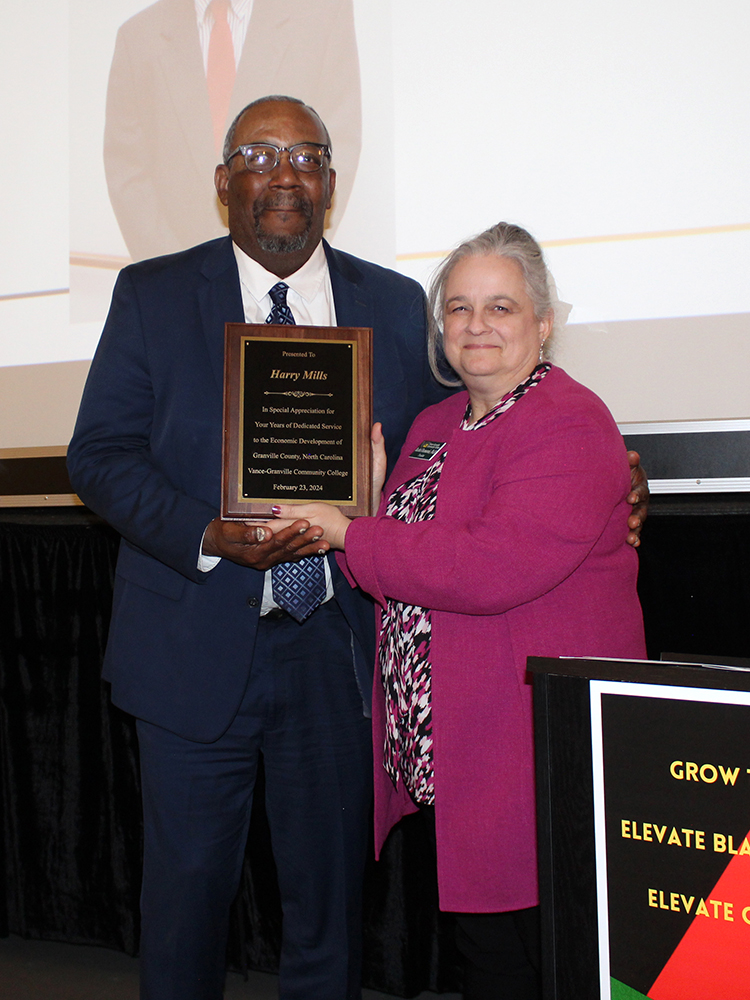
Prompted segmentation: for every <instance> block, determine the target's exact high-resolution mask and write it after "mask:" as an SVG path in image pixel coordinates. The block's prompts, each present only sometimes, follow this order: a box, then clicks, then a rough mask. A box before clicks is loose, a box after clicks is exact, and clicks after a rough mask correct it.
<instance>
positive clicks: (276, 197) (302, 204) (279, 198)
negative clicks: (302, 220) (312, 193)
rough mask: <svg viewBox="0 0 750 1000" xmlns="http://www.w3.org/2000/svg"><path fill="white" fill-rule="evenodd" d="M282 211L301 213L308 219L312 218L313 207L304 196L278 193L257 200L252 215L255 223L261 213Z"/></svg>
mask: <svg viewBox="0 0 750 1000" xmlns="http://www.w3.org/2000/svg"><path fill="white" fill-rule="evenodd" d="M283 210H286V211H288V212H302V214H303V215H304V216H305V217H306V218H308V219H310V218H312V214H313V206H312V202H311V201H310V199H309V198H305V197H304V195H300V194H294V193H293V192H287V193H284V192H283V191H280V192H277V193H276V194H273V195H266V196H265V197H262V198H258V199H257V201H256V202H255V204H254V205H253V215H254V216H255V220H256V222H257V221H258V219H259V218H260V216H261V214H262V213H263V212H267V211H283Z"/></svg>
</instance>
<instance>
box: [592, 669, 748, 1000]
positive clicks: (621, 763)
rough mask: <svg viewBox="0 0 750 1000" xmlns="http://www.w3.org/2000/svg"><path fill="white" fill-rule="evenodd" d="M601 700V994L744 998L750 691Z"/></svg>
mask: <svg viewBox="0 0 750 1000" xmlns="http://www.w3.org/2000/svg"><path fill="white" fill-rule="evenodd" d="M590 697H591V736H592V750H593V758H592V763H593V791H594V825H595V849H596V869H597V877H596V886H597V909H598V915H599V916H598V919H599V961H600V996H601V998H602V1000H642V998H648V1000H712V998H713V1000H718V998H720V1000H745V998H747V997H749V996H750V739H749V738H748V733H750V693H748V692H743V691H727V690H705V689H697V688H693V687H673V686H668V685H654V684H628V683H625V684H623V683H618V682H612V681H596V680H592V681H591V684H590Z"/></svg>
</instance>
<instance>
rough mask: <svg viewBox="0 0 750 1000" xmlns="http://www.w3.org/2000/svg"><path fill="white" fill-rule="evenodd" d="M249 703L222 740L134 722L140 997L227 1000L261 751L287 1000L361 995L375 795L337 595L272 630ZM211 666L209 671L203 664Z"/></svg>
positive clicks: (367, 736)
mask: <svg viewBox="0 0 750 1000" xmlns="http://www.w3.org/2000/svg"><path fill="white" fill-rule="evenodd" d="M250 655H252V666H251V669H250V675H249V681H248V686H247V690H246V692H245V696H244V698H243V701H242V704H241V705H240V707H239V709H238V711H237V715H236V716H235V718H234V720H233V722H232V724H231V725H230V727H229V729H228V730H227V731H226V733H224V735H223V736H221V737H220V738H219V739H218V740H216V741H215V742H214V743H196V742H193V741H191V740H186V739H183V738H182V737H179V736H176V735H175V734H174V733H170V732H168V731H167V730H164V729H161V728H160V727H158V726H154V725H152V724H150V723H146V722H143V721H139V722H138V737H139V746H140V754H141V775H142V784H143V809H144V867H143V890H142V895H141V915H142V933H141V1000H220V998H221V996H222V992H223V984H224V976H225V955H226V942H227V929H228V919H229V908H230V906H231V903H232V901H233V899H234V897H235V894H236V892H237V887H238V884H239V879H240V873H241V868H242V860H243V856H244V851H245V842H246V839H247V831H248V825H249V820H250V807H251V804H252V796H253V788H254V785H255V778H256V774H257V768H258V759H259V755H260V754H261V753H262V754H263V759H264V766H265V772H266V810H267V813H268V820H269V824H270V828H271V840H272V845H273V853H274V858H275V861H276V866H277V869H278V876H279V888H280V892H281V902H282V909H283V931H282V952H281V965H280V985H279V990H280V997H281V1000H353V998H358V997H360V996H361V948H362V942H361V935H362V920H361V896H362V878H363V871H364V862H365V854H366V849H367V841H368V837H367V833H368V818H369V805H370V798H371V788H372V753H371V733H370V722H369V720H368V719H366V718H365V717H364V716H363V714H362V698H361V696H360V692H359V690H358V687H357V683H356V679H355V674H354V664H353V651H352V637H351V633H350V631H349V628H348V626H347V624H346V622H345V620H344V618H343V615H342V614H341V611H340V609H339V607H338V605H337V604H336V602H335V600H332V601H329V602H328V603H326V604H324V605H321V606H320V607H319V608H318V609H317V610H316V611H315V612H313V614H312V615H311V617H310V618H309V619H308V620H307V621H306V622H304V623H303V624H302V625H299V624H297V622H295V621H294V620H293V619H291V618H289V617H285V618H282V619H281V620H269V619H263V618H262V619H261V620H260V624H259V627H258V635H257V640H256V645H255V649H254V650H253V651H252V654H251V653H250V652H248V656H250ZM206 669H207V670H210V669H211V664H210V663H207V664H206Z"/></svg>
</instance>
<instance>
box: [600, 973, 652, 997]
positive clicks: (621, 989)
mask: <svg viewBox="0 0 750 1000" xmlns="http://www.w3.org/2000/svg"><path fill="white" fill-rule="evenodd" d="M609 982H610V988H611V990H612V992H611V994H610V995H611V997H612V1000H648V997H647V996H646V994H645V993H639V992H638V990H634V989H631V987H630V986H626V985H625V983H621V982H620V980H619V979H614V978H611V979H610V981H609Z"/></svg>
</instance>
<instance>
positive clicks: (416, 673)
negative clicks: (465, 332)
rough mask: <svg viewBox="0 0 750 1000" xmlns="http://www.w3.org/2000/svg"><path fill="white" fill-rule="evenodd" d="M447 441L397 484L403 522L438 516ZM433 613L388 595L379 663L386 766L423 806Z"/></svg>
mask: <svg viewBox="0 0 750 1000" xmlns="http://www.w3.org/2000/svg"><path fill="white" fill-rule="evenodd" d="M549 370H550V365H549V364H547V363H546V362H544V363H542V364H539V365H537V367H536V368H535V369H534V371H533V372H532V373H531V375H530V376H529V377H528V378H527V379H526V381H525V382H521V383H520V385H517V386H516V388H515V389H512V390H511V391H510V392H509V393H507V394H506V395H505V396H503V398H502V399H501V400H500V402H499V403H498V404H497V405H496V406H495V407H493V409H491V410H490V411H489V412H488V413H486V414H485V415H484V416H483V417H482V419H481V420H477V421H476V423H473V424H472V423H470V422H469V421H470V420H471V404H469V405H468V406H467V407H466V411H465V413H464V416H463V418H462V420H461V424H460V429H461V430H464V431H477V430H481V429H482V428H483V427H486V426H487V425H488V424H490V423H492V421H493V420H496V419H497V417H499V416H500V414H502V413H505V412H506V411H507V410H508V409H509V408H510V407H511V406H512V405H513V404H514V403H516V402H517V401H518V400H519V399H521V397H522V396H524V395H525V394H526V393H527V392H528V391H529V390H530V389H533V388H534V386H536V385H538V384H539V383H540V382H541V381H542V379H543V378H544V376H545V375H546V374H547V372H548V371H549ZM447 447H448V446H447V444H444V445H443V446H442V447H441V448H440V450H439V451H437V452H436V453H435V455H434V457H433V458H432V459H431V461H430V464H429V466H428V467H427V468H426V469H425V470H424V472H422V473H420V474H419V475H418V476H415V477H414V478H413V479H409V480H408V481H407V482H405V483H404V484H403V485H402V486H399V487H397V489H395V490H394V491H393V493H392V494H391V496H390V498H389V500H388V503H387V505H386V510H385V513H386V514H387V515H388V516H389V517H395V518H396V519H397V520H399V521H405V522H407V523H409V524H413V523H415V522H417V521H430V520H432V519H433V518H434V516H435V505H436V503H437V491H438V483H439V482H440V474H441V472H442V471H443V465H444V463H445V456H446V453H447ZM431 635H432V618H431V612H430V610H429V608H420V607H417V606H416V605H413V604H403V603H402V602H401V601H393V600H390V598H389V599H388V601H387V603H386V608H385V611H384V612H383V616H382V622H381V635H380V652H379V665H380V673H381V677H382V680H383V687H384V689H385V714H386V733H385V753H384V766H385V769H386V771H387V772H388V774H389V775H390V778H391V781H392V782H393V784H394V785H396V786H397V785H398V782H399V780H403V782H404V785H405V787H406V789H407V791H408V792H409V794H410V795H411V797H412V798H413V799H414V801H415V802H416V803H417V804H418V805H434V803H435V780H434V773H433V765H432V697H431V693H430V691H431V680H430V639H431Z"/></svg>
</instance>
